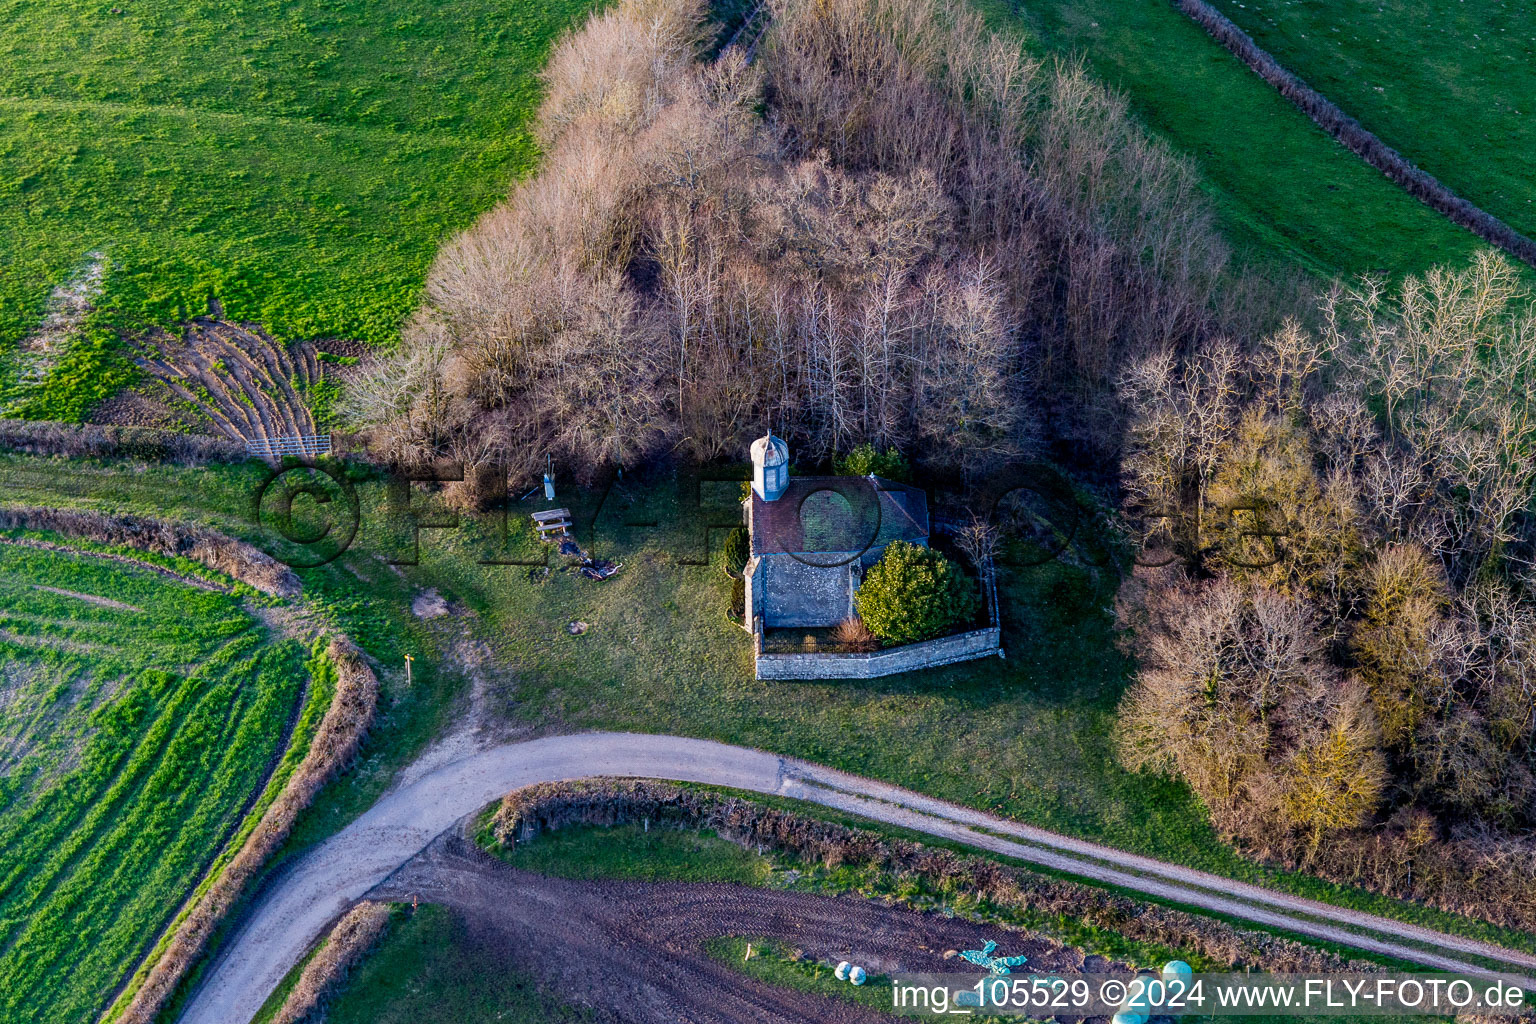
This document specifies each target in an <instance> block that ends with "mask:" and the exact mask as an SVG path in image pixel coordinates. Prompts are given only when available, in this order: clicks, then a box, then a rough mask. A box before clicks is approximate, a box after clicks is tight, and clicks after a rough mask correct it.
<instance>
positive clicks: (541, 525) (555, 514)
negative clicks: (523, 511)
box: [533, 508, 572, 540]
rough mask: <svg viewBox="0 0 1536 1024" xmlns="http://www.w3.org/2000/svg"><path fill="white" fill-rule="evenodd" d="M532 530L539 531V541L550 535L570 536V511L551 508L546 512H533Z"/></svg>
mask: <svg viewBox="0 0 1536 1024" xmlns="http://www.w3.org/2000/svg"><path fill="white" fill-rule="evenodd" d="M533 526H534V529H536V530H538V531H539V539H540V540H544V539H546V538H548V537H549V535H550V534H552V533H558V534H559V536H561V537H566V536H569V535H570V532H569V531H570V529H571V526H572V523H571V510H570V509H568V508H552V509H550V510H549V511H548V512H535V513H534V514H533Z"/></svg>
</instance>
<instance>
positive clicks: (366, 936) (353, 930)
mask: <svg viewBox="0 0 1536 1024" xmlns="http://www.w3.org/2000/svg"><path fill="white" fill-rule="evenodd" d="M389 914H390V909H389V904H388V903H377V902H374V901H371V900H364V901H362V902H361V903H359V904H357V905H356V906H355V907H353V908H352V909H351V910H349V911H347V912H346V913H345V914H343V915H342V917H341V920H340V921H337V922H336V924H335V926H334V927H333V928H332V929H331V931H330V934H329V935H327V936H326V939H325V945H324V946H322V947H321V949H320V952H319V953H317V954H316V955H315V956H314V958H313V959H311V960H310V961H309V963H307V964H305V965H304V970H302V971H300V972H299V980H298V981H297V982H296V983H295V984H294V986H293V988H292V989H291V990H290V991H289V993H288V998H287V999H285V1000H283V1005H282V1006H281V1007H279V1009H278V1011H277V1013H276V1014H275V1015H274V1016H273V1017H272V1024H301V1022H304V1021H318V1020H322V1019H324V1007H325V1003H326V1000H327V999H328V998H329V997H330V995H331V994H332V993H333V992H334V991H335V990H336V988H337V986H339V985H340V984H341V983H342V982H343V981H344V980H346V977H347V975H348V974H350V973H351V971H352V969H353V968H354V967H356V966H357V965H358V964H359V963H361V962H362V961H363V958H364V957H366V956H367V955H368V952H369V951H370V950H371V949H373V947H374V945H375V944H376V943H377V942H378V941H379V939H380V938H381V937H382V936H383V935H384V930H385V929H386V928H387V927H388V925H389Z"/></svg>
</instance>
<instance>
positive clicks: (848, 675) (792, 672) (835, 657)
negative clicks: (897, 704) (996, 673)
mask: <svg viewBox="0 0 1536 1024" xmlns="http://www.w3.org/2000/svg"><path fill="white" fill-rule="evenodd" d="M761 649H762V646H761V643H760V642H759V644H758V650H759V652H761ZM1002 653H1003V646H1002V631H1001V630H1000V629H998V628H997V627H996V626H991V627H988V628H987V629H974V630H971V631H970V632H969V633H956V634H955V635H954V636H941V637H939V638H938V639H936V640H925V641H923V642H922V643H917V644H905V645H903V646H901V647H892V648H890V649H888V650H884V651H873V652H870V653H868V654H762V653H759V654H758V655H757V678H759V679H877V678H879V677H880V676H891V675H895V674H896V673H898V672H914V671H916V670H918V669H924V668H937V667H939V666H940V665H953V664H955V663H956V662H961V661H972V660H974V659H976V658H985V657H988V656H992V655H996V656H999V657H1001V656H1002Z"/></svg>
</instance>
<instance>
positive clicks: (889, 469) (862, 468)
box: [832, 442, 912, 483]
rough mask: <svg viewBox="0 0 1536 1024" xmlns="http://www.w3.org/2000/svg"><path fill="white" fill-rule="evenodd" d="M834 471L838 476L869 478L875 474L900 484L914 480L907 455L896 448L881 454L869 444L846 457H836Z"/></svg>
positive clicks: (888, 449)
mask: <svg viewBox="0 0 1536 1024" xmlns="http://www.w3.org/2000/svg"><path fill="white" fill-rule="evenodd" d="M832 471H833V472H834V473H836V474H837V475H838V476H869V474H871V473H873V474H875V475H876V476H883V477H885V478H886V479H887V480H895V481H897V482H898V483H910V482H911V480H912V467H911V465H910V464H908V462H907V457H906V456H905V455H903V454H901V452H899V451H897V450H896V449H895V448H887V449H886V450H885V451H884V452H881V451H879V450H878V449H877V448H875V446H874V445H872V444H869V443H868V442H866V443H864V444H861V445H859V446H858V447H856V448H854V449H853V450H852V451H849V452H847V453H846V454H844V455H838V456H835V457H834V458H833V459H832Z"/></svg>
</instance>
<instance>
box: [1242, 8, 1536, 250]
mask: <svg viewBox="0 0 1536 1024" xmlns="http://www.w3.org/2000/svg"><path fill="white" fill-rule="evenodd" d="M1215 5H1216V6H1217V7H1218V8H1219V9H1220V10H1221V12H1222V13H1223V14H1225V15H1226V16H1227V17H1229V18H1231V19H1232V20H1233V21H1234V22H1236V23H1237V24H1238V25H1239V26H1240V27H1241V28H1242V29H1243V30H1244V31H1245V32H1247V33H1248V34H1249V35H1251V36H1253V38H1254V40H1255V41H1256V42H1257V43H1258V44H1259V45H1260V46H1262V47H1264V48H1265V49H1266V50H1268V51H1269V52H1270V53H1271V54H1273V55H1274V56H1275V58H1276V59H1277V60H1279V61H1280V63H1282V64H1284V65H1285V66H1286V67H1288V68H1290V69H1291V70H1292V71H1294V72H1295V73H1296V74H1298V75H1300V76H1301V77H1302V78H1304V79H1306V80H1307V81H1308V82H1309V83H1310V84H1311V85H1312V86H1313V87H1314V88H1316V89H1318V90H1319V91H1320V92H1322V93H1323V94H1324V95H1326V96H1328V97H1329V98H1330V99H1332V100H1333V101H1334V102H1335V103H1337V104H1339V105H1340V106H1341V107H1343V108H1344V109H1345V110H1346V111H1348V112H1349V113H1350V114H1351V115H1353V116H1354V117H1355V118H1357V119H1359V121H1360V122H1361V123H1362V124H1364V125H1365V127H1366V128H1369V129H1370V130H1371V131H1373V132H1375V133H1376V134H1377V135H1379V136H1381V137H1382V139H1384V140H1385V141H1386V142H1387V144H1388V145H1390V146H1392V147H1393V148H1394V149H1396V150H1397V151H1398V152H1399V153H1402V154H1403V155H1404V156H1406V157H1407V158H1408V159H1410V160H1412V161H1413V162H1414V163H1416V164H1417V165H1418V166H1420V167H1422V168H1423V169H1424V170H1426V171H1428V172H1429V173H1431V174H1433V175H1434V176H1435V177H1437V178H1439V179H1440V180H1441V181H1442V182H1444V183H1445V184H1446V185H1448V186H1449V187H1450V188H1451V189H1452V190H1453V191H1455V192H1456V193H1458V194H1459V195H1462V196H1464V197H1465V198H1467V199H1469V200H1471V201H1472V202H1474V203H1476V204H1477V205H1478V206H1481V207H1482V208H1483V209H1485V210H1487V211H1488V212H1489V213H1492V214H1493V215H1494V216H1495V217H1498V218H1500V219H1502V220H1504V221H1505V222H1506V223H1508V224H1510V225H1511V226H1513V227H1514V228H1515V229H1516V230H1517V231H1520V232H1522V233H1523V234H1526V235H1536V9H1533V8H1532V7H1531V6H1530V5H1528V4H1518V3H1505V2H1501V0H1468V2H1462V3H1455V4H1441V3H1432V2H1430V0H1395V2H1394V3H1391V4H1380V3H1365V2H1362V0H1352V2H1348V3H1330V4H1317V3H1304V2H1300V0H1247V2H1245V3H1237V2H1235V0H1215Z"/></svg>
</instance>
